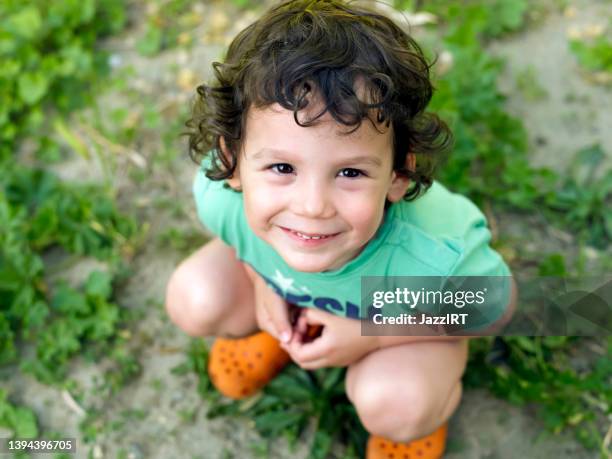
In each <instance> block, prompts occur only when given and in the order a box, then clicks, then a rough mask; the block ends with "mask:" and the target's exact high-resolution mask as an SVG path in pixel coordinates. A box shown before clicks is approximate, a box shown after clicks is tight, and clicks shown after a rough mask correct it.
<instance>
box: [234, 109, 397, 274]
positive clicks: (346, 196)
mask: <svg viewBox="0 0 612 459" xmlns="http://www.w3.org/2000/svg"><path fill="white" fill-rule="evenodd" d="M314 108H316V110H317V111H315V112H309V113H318V110H319V109H320V106H315V107H314ZM314 108H313V110H314ZM299 116H300V120H303V118H301V116H302V113H300V114H299ZM319 121H320V123H319V124H316V125H314V126H309V127H301V126H299V125H298V124H297V123H296V122H295V121H294V118H293V112H291V111H289V110H285V109H284V108H282V107H281V106H280V105H273V106H271V107H268V108H266V109H261V110H260V109H256V108H251V109H250V110H249V113H248V118H247V133H246V136H245V140H244V142H243V151H242V152H241V154H240V157H239V160H238V169H237V173H236V174H235V175H234V177H233V178H232V179H230V180H229V181H228V182H229V183H230V185H231V186H233V187H238V186H239V187H241V188H242V191H243V193H244V206H245V212H246V217H247V220H248V222H249V225H250V227H251V228H252V229H253V231H254V232H255V234H256V235H257V236H259V237H260V238H261V239H263V240H264V241H266V242H267V243H268V244H270V245H271V246H272V247H273V248H274V249H275V250H276V251H277V252H278V254H279V255H280V256H281V257H282V258H283V259H284V260H285V262H286V263H287V264H288V265H289V266H291V267H292V268H293V269H295V270H298V271H303V272H321V271H327V270H335V269H339V268H340V267H342V266H343V265H344V264H346V263H347V262H348V261H349V260H351V259H353V258H355V257H356V256H357V255H358V254H359V253H360V252H361V250H362V249H363V248H364V247H365V245H366V244H367V243H368V241H369V240H370V239H371V238H372V237H373V236H374V234H375V233H376V230H377V229H378V227H379V226H380V224H381V222H382V219H383V211H384V205H385V199H389V200H390V201H392V202H395V201H398V200H399V199H401V198H402V197H403V196H404V193H405V192H406V189H407V186H408V183H409V182H408V180H407V179H405V178H402V177H397V176H396V173H395V172H394V171H393V170H392V158H393V155H392V137H391V135H392V132H391V130H390V129H389V128H385V127H384V126H382V125H379V127H378V129H379V130H380V131H381V132H383V134H381V133H379V132H377V131H376V130H375V129H374V127H373V126H372V124H371V123H370V121H368V120H367V119H366V120H364V121H363V122H362V124H361V126H360V128H359V129H358V130H357V131H355V132H354V133H352V134H351V135H349V136H340V135H338V132H339V131H341V130H342V131H344V132H346V131H348V130H350V129H349V128H347V127H346V126H342V125H341V124H338V123H336V122H335V121H334V120H333V118H332V117H331V116H330V115H329V113H326V114H325V115H324V116H323V117H321V118H320V119H319Z"/></svg>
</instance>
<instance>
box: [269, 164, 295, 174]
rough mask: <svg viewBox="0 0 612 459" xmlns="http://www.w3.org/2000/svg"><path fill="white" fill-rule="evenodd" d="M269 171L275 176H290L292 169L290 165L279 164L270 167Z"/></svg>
mask: <svg viewBox="0 0 612 459" xmlns="http://www.w3.org/2000/svg"><path fill="white" fill-rule="evenodd" d="M270 169H272V170H273V171H274V172H276V173H277V174H283V175H284V174H292V173H293V167H291V165H290V164H287V163H279V164H273V165H271V166H270Z"/></svg>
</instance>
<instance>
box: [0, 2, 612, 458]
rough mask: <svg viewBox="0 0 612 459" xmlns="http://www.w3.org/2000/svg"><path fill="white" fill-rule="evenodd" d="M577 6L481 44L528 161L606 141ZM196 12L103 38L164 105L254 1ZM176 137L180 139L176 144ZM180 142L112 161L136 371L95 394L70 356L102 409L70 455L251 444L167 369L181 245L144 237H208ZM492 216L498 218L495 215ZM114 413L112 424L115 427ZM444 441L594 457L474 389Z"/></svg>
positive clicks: (73, 170)
mask: <svg viewBox="0 0 612 459" xmlns="http://www.w3.org/2000/svg"><path fill="white" fill-rule="evenodd" d="M575 6H576V14H575V15H574V16H571V15H570V17H568V16H566V15H564V14H562V13H561V12H558V11H552V12H550V13H549V14H548V15H547V17H546V18H544V19H543V20H542V21H541V22H540V23H538V24H536V25H534V26H532V27H530V28H529V29H528V30H526V31H525V32H523V33H520V34H517V35H515V36H513V37H510V38H508V39H506V40H503V41H501V42H499V43H496V44H495V45H494V46H493V49H492V51H493V52H494V53H496V54H498V55H500V56H505V57H506V58H507V59H508V61H509V64H508V66H507V69H506V72H505V74H504V78H503V79H502V86H503V88H504V90H505V91H506V92H507V93H508V94H510V97H509V99H508V108H509V110H510V111H511V112H512V113H513V114H515V115H517V116H520V117H521V118H523V119H524V121H525V123H526V125H527V126H528V127H529V132H530V140H531V143H532V146H533V149H532V151H533V152H534V157H533V161H534V163H535V164H545V165H549V166H552V167H554V168H558V169H561V170H562V168H563V166H564V164H566V162H567V160H568V158H569V156H570V154H571V153H573V152H575V151H576V150H577V149H579V148H580V147H583V146H585V145H589V144H592V143H594V142H601V143H602V145H603V146H604V147H605V149H606V150H607V151H608V152H612V135H611V134H610V133H609V127H610V126H612V112H610V110H609V109H608V107H610V106H612V93H611V92H610V91H609V90H606V89H603V88H600V87H595V86H592V85H589V84H587V83H586V82H585V80H584V79H583V78H582V77H581V76H580V74H579V72H578V71H577V68H576V64H575V61H574V59H573V57H572V56H571V55H570V53H569V51H568V49H567V38H566V33H567V30H568V28H569V27H571V26H572V25H575V26H579V25H585V24H591V23H593V22H598V21H600V20H602V18H603V19H605V17H606V16H605V14H604V13H605V10H604V5H603V4H599V3H597V2H575ZM200 12H201V14H202V15H203V17H204V18H206V21H205V23H204V24H203V26H202V28H201V30H200V31H199V33H200V35H201V36H204V35H205V36H206V37H207V39H206V44H201V45H198V46H195V47H193V48H192V49H191V50H185V49H181V50H170V51H167V52H164V53H162V54H161V55H159V56H157V57H155V58H153V59H146V58H143V57H141V56H139V55H138V54H137V53H136V52H135V51H134V47H133V44H134V35H137V33H138V30H137V27H136V30H135V31H128V33H126V34H125V35H124V36H122V37H119V38H117V39H113V40H112V41H110V42H109V43H107V46H108V48H109V49H111V50H112V52H113V53H114V55H115V56H116V58H115V59H116V62H117V63H118V66H119V68H121V67H122V66H127V65H130V66H132V67H133V68H134V69H135V71H136V75H135V76H134V77H132V78H131V80H130V83H129V84H130V85H132V86H133V87H134V88H136V89H137V90H140V91H143V93H146V94H147V97H160V98H162V99H164V100H167V101H169V102H168V103H169V104H170V105H171V106H172V104H174V106H176V105H180V104H187V103H188V97H189V94H190V92H188V91H187V90H186V88H187V87H189V86H190V85H191V87H193V83H195V82H196V81H200V80H203V79H205V78H207V77H208V76H209V75H210V63H211V62H212V60H214V59H218V58H219V57H220V56H221V54H222V51H223V49H224V48H223V47H224V45H225V44H226V43H227V38H228V37H231V36H233V35H234V34H235V32H236V31H237V30H239V29H241V28H242V27H244V25H246V24H248V23H249V22H250V21H251V20H252V19H253V18H254V17H255V16H256V12H247V13H244V12H238V11H237V10H235V9H234V8H233V7H232V5H231V4H221V3H216V4H205V5H204V6H203V7H202V10H201V11H200ZM529 67H533V69H534V70H535V75H536V78H537V81H538V82H539V84H540V85H541V86H542V87H543V88H544V90H545V92H546V93H547V95H546V96H545V97H542V98H539V99H538V100H535V101H534V100H527V99H526V97H525V95H524V94H523V93H522V92H521V91H520V90H519V89H518V88H517V87H516V81H517V79H516V75H517V72H521V71H524V70H525V69H526V68H529ZM108 97H109V101H108V104H109V105H112V104H113V103H117V101H116V100H114V99H113V97H114V98H115V99H116V98H117V95H114V96H113V95H112V94H111V95H109V96H108ZM155 148H156V146H155V145H150V144H147V141H146V140H143V142H142V144H141V145H140V148H139V151H140V153H141V154H142V155H143V157H144V158H145V159H147V160H148V159H150V158H152V155H153V153H151V151H153V150H155ZM177 148H181V147H179V146H178V144H177ZM183 151H184V150H183ZM183 151H181V153H180V154H179V158H178V159H176V160H175V161H174V162H173V163H172V166H171V167H168V170H164V166H163V165H159V164H152V165H150V166H148V167H149V169H148V172H150V174H151V177H152V180H151V181H145V182H144V184H133V183H132V182H131V181H130V180H129V176H128V175H127V174H120V177H118V178H117V180H116V185H117V188H118V190H119V196H120V198H121V200H122V201H123V202H125V203H128V202H132V203H134V202H136V203H137V207H138V212H140V213H139V215H141V217H142V218H143V220H145V219H146V220H147V221H148V222H149V224H150V230H149V235H148V238H147V241H146V243H145V245H144V248H143V250H142V252H141V253H140V254H139V255H137V256H136V258H135V259H134V260H133V263H132V268H133V275H132V276H131V278H130V279H129V282H128V283H127V285H126V286H125V287H124V288H123V289H122V290H121V292H120V295H119V298H118V302H119V303H120V304H121V306H123V307H126V308H136V309H138V310H141V311H143V312H144V314H143V318H142V319H141V321H140V322H139V323H138V324H137V325H136V326H135V328H134V330H133V332H132V344H133V345H134V349H135V350H136V352H138V353H139V360H140V362H141V364H142V368H143V371H142V374H141V375H140V376H139V377H138V378H136V379H135V380H133V381H131V382H130V383H129V384H128V385H127V386H125V387H124V388H123V389H122V390H121V391H119V393H118V394H116V395H115V396H113V397H111V398H108V399H103V398H102V397H100V396H99V395H98V394H96V393H93V392H91V390H92V388H93V387H94V381H95V380H96V379H95V378H99V377H100V376H101V374H102V371H103V367H104V363H103V362H101V363H100V364H99V365H92V364H89V363H86V362H84V361H82V360H80V359H77V361H76V362H75V363H74V365H73V370H72V372H71V378H73V379H74V380H76V381H78V382H79V385H80V387H81V392H82V394H83V398H82V401H81V404H82V408H83V409H84V410H85V411H88V410H90V409H92V408H93V407H98V408H102V409H103V416H102V417H101V422H100V423H99V431H98V435H97V438H96V440H95V442H93V443H91V444H84V443H83V442H79V444H78V451H77V453H76V454H75V456H74V457H75V458H96V459H98V458H119V457H127V458H132V459H140V458H151V459H169V458H177V459H183V458H186V459H189V458H203V459H222V458H230V457H236V458H241V459H248V458H255V457H258V456H256V454H255V452H254V449H253V447H252V446H253V445H255V444H257V443H258V442H260V441H261V438H259V437H258V435H257V434H256V433H255V432H254V430H253V428H252V426H251V424H250V422H249V420H248V419H235V418H223V417H221V418H216V419H214V420H207V419H206V417H205V413H206V410H207V406H206V403H204V402H203V401H202V400H201V398H200V397H199V395H198V394H197V392H196V377H195V376H194V375H191V374H190V375H185V376H175V375H173V374H171V373H170V369H172V368H173V367H175V366H176V365H178V364H180V363H182V362H183V361H184V360H185V355H184V350H185V348H186V346H187V343H188V340H189V338H188V337H187V336H186V335H185V334H183V333H182V332H181V331H180V330H179V329H177V328H176V327H175V326H174V325H173V324H172V323H170V321H169V320H168V318H167V317H166V315H165V312H164V310H163V306H162V300H163V296H164V287H165V283H166V281H167V279H168V277H169V275H170V273H171V272H172V270H173V269H174V267H175V266H176V264H177V263H178V261H179V260H180V258H181V257H182V256H184V255H183V254H181V253H179V252H178V251H177V250H174V249H172V248H170V247H168V246H164V245H163V244H162V245H160V244H158V243H156V242H155V241H157V240H158V236H159V235H160V234H162V232H163V230H164V229H165V228H169V227H175V228H178V229H184V230H185V231H191V232H192V233H193V232H194V231H195V234H196V236H195V239H196V241H197V240H199V241H201V242H204V240H205V237H206V236H205V233H204V231H203V230H200V229H199V226H198V223H197V221H196V218H195V212H194V209H193V204H192V201H191V197H190V187H191V177H192V175H193V172H194V166H193V164H191V163H190V162H189V161H188V160H187V158H186V156H185V155H183V154H182V152H183ZM181 155H182V156H181ZM126 167H127V166H126ZM119 169H121V167H120V168H119ZM57 171H58V173H60V174H61V175H62V176H63V177H65V178H66V179H78V180H83V179H88V178H94V179H96V178H99V177H100V175H101V174H100V171H99V170H98V169H96V167H92V164H91V163H84V162H83V160H82V159H80V158H76V159H74V160H73V161H69V162H66V163H63V164H61V165H60V166H58V167H57ZM164 196H165V198H166V201H174V202H177V203H181V204H180V207H181V209H180V211H179V212H174V213H173V212H172V211H169V210H168V209H167V208H163V206H160V207H156V208H152V207H151V204H152V203H155V202H159V201H158V199H162V200H163V198H164ZM126 205H127V204H126ZM160 208H161V210H160ZM175 210H176V209H175ZM501 222H502V224H503V222H504V220H503V219H502V220H501ZM513 228H514V231H516V232H517V234H523V233H522V231H523V229H524V225H521V224H520V223H517V224H515V225H514V226H513ZM546 234H547V233H544V232H540V234H539V236H537V237H539V239H535V242H534V243H535V244H536V248H540V249H542V248H543V246H542V247H540V246H539V242H538V241H542V244H543V241H545V240H547V239H550V236H549V237H547V236H546ZM555 237H557V239H558V241H557V245H556V247H557V248H558V249H561V250H565V249H567V250H569V249H570V248H571V245H572V240H571V237H570V238H569V239H568V237H567V235H564V234H561V235H559V234H557V235H556V236H555V235H554V234H553V235H552V239H553V240H554V239H555ZM532 240H533V239H532ZM595 256H596V255H595ZM94 266H96V262H94V261H85V262H83V263H81V264H79V265H77V266H73V267H72V268H71V269H70V270H67V271H64V272H62V273H61V276H62V277H67V278H69V279H71V280H72V281H73V282H76V281H77V280H78V279H79V278H80V277H82V273H84V272H87V271H88V270H89V269H91V268H92V267H94ZM4 373H5V374H3V375H2V376H6V381H7V383H6V384H7V385H8V388H9V393H11V394H13V398H14V399H16V400H18V401H19V400H21V401H22V402H23V403H25V404H27V405H28V406H30V407H31V408H32V409H34V410H35V412H36V414H37V416H38V419H39V421H40V424H41V426H42V427H43V428H45V429H48V430H53V431H57V432H62V433H63V434H65V435H66V436H73V437H77V438H80V434H79V429H78V423H79V422H80V420H81V419H82V415H81V414H79V413H78V412H77V411H78V410H77V411H75V410H74V409H72V408H70V407H69V405H68V404H67V403H66V402H65V400H64V398H63V397H62V395H61V393H60V391H58V390H57V389H54V388H50V387H47V386H43V385H41V384H39V383H37V382H36V381H34V380H32V379H31V378H29V377H26V376H23V375H21V374H19V373H17V372H11V371H10V370H7V371H4ZM3 385H4V383H3ZM120 422H122V423H123V424H119V423H120ZM113 425H115V426H119V427H118V428H117V430H114V428H113V427H112V426H113ZM306 444H307V440H304V442H303V443H302V444H301V445H300V446H299V447H298V449H297V451H289V450H288V448H287V445H286V444H285V443H284V441H282V440H279V441H277V442H275V443H274V447H273V448H272V454H271V456H270V457H272V458H303V457H307V452H308V448H307V446H306ZM449 446H450V450H451V452H450V453H449V454H448V455H447V456H446V457H448V458H449V459H472V458H474V459H476V458H489V459H494V458H495V459H502V458H508V459H510V458H558V459H563V458H567V459H569V458H572V459H580V458H594V457H597V454H596V453H593V452H585V450H584V449H583V448H582V447H581V446H580V445H579V444H578V443H577V442H576V441H575V440H574V439H573V438H572V437H571V436H570V435H567V434H566V435H560V436H551V435H549V434H545V433H543V425H542V424H541V422H539V421H538V420H537V418H536V417H535V415H534V410H533V408H532V407H523V408H518V407H515V406H512V405H510V404H508V403H506V402H503V401H500V400H498V399H496V398H494V397H493V396H492V395H490V394H488V393H487V392H484V391H479V390H478V391H467V392H466V393H465V395H464V398H463V401H462V403H461V406H460V407H459V410H458V411H457V413H456V414H455V415H454V416H453V418H452V420H451V423H450V441H449ZM121 450H123V453H120V451H121Z"/></svg>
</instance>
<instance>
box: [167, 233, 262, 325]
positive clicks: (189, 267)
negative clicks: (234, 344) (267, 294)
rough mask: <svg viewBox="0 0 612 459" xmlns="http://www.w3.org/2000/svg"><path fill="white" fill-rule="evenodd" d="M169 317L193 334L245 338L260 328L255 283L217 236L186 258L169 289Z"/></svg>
mask: <svg viewBox="0 0 612 459" xmlns="http://www.w3.org/2000/svg"><path fill="white" fill-rule="evenodd" d="M166 310H167V312H168V315H169V316H170V319H171V320H172V321H173V322H174V323H175V324H176V325H177V326H178V327H180V328H181V329H182V330H184V331H185V332H186V333H188V334H189V335H191V336H213V335H214V336H226V337H242V336H247V335H250V334H252V333H255V332H257V331H258V330H259V327H258V326H257V321H256V317H255V303H254V295H253V284H252V282H251V280H250V279H249V277H248V275H247V272H246V270H245V268H244V265H243V264H242V262H241V261H240V260H238V259H237V258H236V254H235V252H234V249H232V248H231V247H230V246H228V245H226V244H225V243H224V242H223V241H221V240H220V239H218V238H215V239H213V240H212V241H211V242H209V243H207V244H206V245H204V246H203V247H202V248H200V249H199V250H197V251H196V252H194V253H193V254H192V255H191V256H189V257H188V258H187V259H185V260H184V261H183V262H182V263H181V264H180V265H179V266H178V267H177V268H176V270H175V271H174V273H173V274H172V276H171V278H170V280H169V282H168V286H167V288H166Z"/></svg>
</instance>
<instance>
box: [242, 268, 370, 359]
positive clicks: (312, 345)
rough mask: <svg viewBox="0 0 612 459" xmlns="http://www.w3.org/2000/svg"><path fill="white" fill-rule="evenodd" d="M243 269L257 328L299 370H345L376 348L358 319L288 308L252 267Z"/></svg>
mask: <svg viewBox="0 0 612 459" xmlns="http://www.w3.org/2000/svg"><path fill="white" fill-rule="evenodd" d="M245 268H246V270H247V273H248V274H249V277H250V278H251V281H252V282H253V289H254V296H255V312H256V317H257V322H258V324H259V328H261V329H262V330H264V331H266V332H268V333H269V334H270V335H272V336H274V337H275V338H277V339H278V340H279V341H280V343H281V346H282V347H283V349H285V350H286V351H287V352H288V353H289V355H290V356H291V358H292V359H293V361H294V362H295V363H297V364H298V365H299V366H300V367H302V368H304V369H307V370H314V369H316V368H323V367H344V366H348V365H350V364H351V363H353V362H356V361H357V360H359V359H360V358H362V357H363V356H365V355H366V354H368V353H369V352H371V351H373V350H375V349H377V347H378V341H377V338H376V337H374V336H361V326H360V322H359V320H355V319H350V318H345V317H339V316H336V315H334V314H330V313H328V312H324V311H321V310H319V309H314V308H298V307H296V306H292V305H289V304H288V303H287V302H286V301H285V300H284V299H283V298H281V297H280V296H278V295H277V294H276V293H275V292H274V291H272V289H271V288H270V287H268V285H267V284H266V282H265V281H264V280H263V279H262V278H261V276H259V275H258V274H257V273H255V272H254V271H253V270H252V268H250V267H249V266H246V265H245ZM294 309H297V310H294ZM292 315H293V316H295V320H293V321H292V320H290V317H291V316H292ZM317 326H318V327H322V328H321V333H320V334H319V335H318V336H316V337H315V338H314V339H311V338H310V337H309V336H308V335H309V333H308V331H309V330H310V329H312V327H317Z"/></svg>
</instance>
